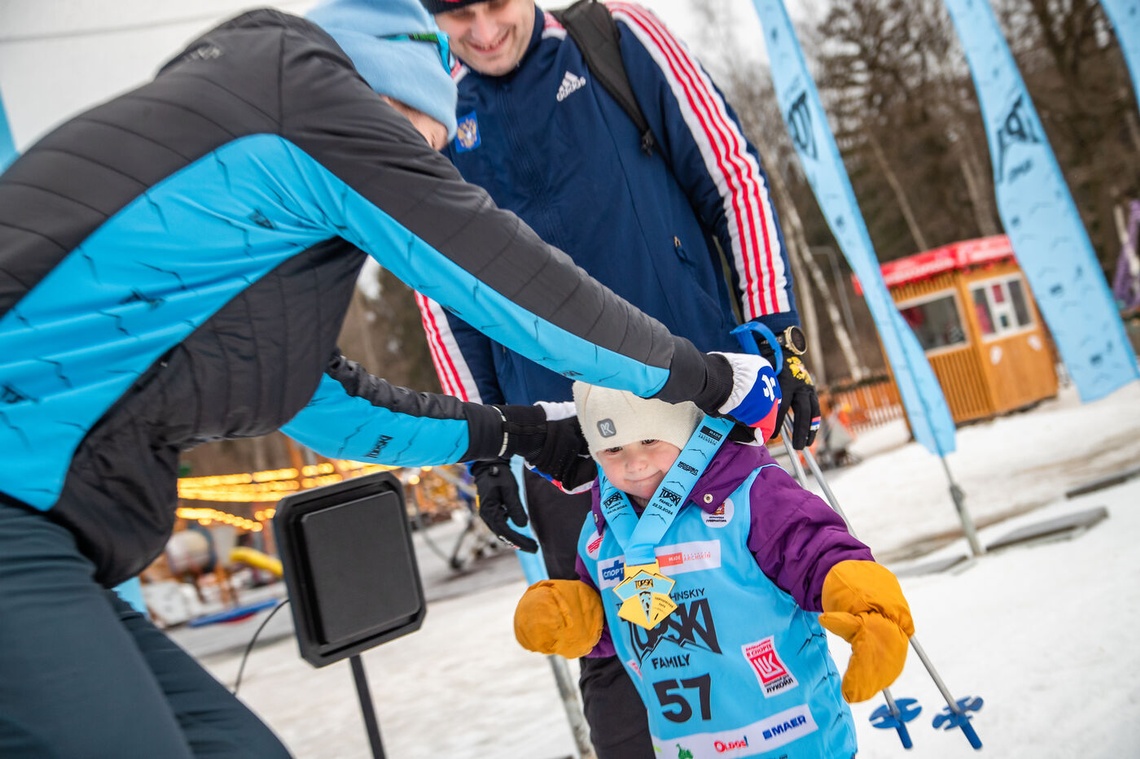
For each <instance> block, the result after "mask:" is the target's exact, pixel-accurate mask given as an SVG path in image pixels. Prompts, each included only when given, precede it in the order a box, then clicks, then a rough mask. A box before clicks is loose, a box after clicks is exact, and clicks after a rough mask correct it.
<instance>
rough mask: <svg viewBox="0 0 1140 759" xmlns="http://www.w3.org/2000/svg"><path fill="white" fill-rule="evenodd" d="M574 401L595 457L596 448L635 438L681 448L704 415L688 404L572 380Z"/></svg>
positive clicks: (635, 439)
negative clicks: (661, 442)
mask: <svg viewBox="0 0 1140 759" xmlns="http://www.w3.org/2000/svg"><path fill="white" fill-rule="evenodd" d="M574 404H575V405H576V406H577V407H578V423H579V424H580V425H581V426H582V433H583V434H584V435H585V436H586V442H587V443H588V444H589V446H590V454H591V455H593V456H594V457H595V458H597V453H598V452H599V451H604V450H606V449H607V448H617V447H620V446H625V445H629V444H630V443H635V442H637V441H638V440H664V441H665V442H667V443H672V444H673V445H675V446H677V447H678V448H684V447H685V443H687V442H689V438H690V437H691V436H692V434H693V430H695V429H696V428H697V425H698V424H699V423H700V421H701V419H703V418H704V413H703V412H702V411H701V410H700V409H699V408H697V407H696V406H695V405H694V404H692V403H688V402H686V403H678V404H676V405H674V404H672V403H665V402H664V401H658V400H653V399H649V398H639V397H638V396H636V395H634V394H633V393H630V392H627V391H625V390H611V389H609V388H608V387H600V386H598V385H587V384H585V383H583V382H575V383H574Z"/></svg>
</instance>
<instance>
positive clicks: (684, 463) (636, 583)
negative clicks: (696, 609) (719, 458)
mask: <svg viewBox="0 0 1140 759" xmlns="http://www.w3.org/2000/svg"><path fill="white" fill-rule="evenodd" d="M732 425H733V422H732V420H731V419H724V418H714V417H711V416H708V415H706V416H705V417H704V419H702V420H701V422H700V424H698V425H697V429H696V430H694V431H693V434H692V435H691V436H690V437H689V441H688V442H687V443H685V447H684V448H683V449H682V450H681V453H680V455H679V456H677V460H676V461H674V462H673V466H672V467H670V468H669V471H668V472H666V473H665V478H664V479H662V480H661V484H660V485H659V486H658V487H657V491H656V492H655V493H654V494H653V497H652V498H651V499H650V500H649V505H647V506H646V507H645V511H644V512H642V514H641V518H640V519H639V518H638V516H637V512H636V511H634V508H633V504H632V503H630V500H629V496H628V495H626V494H625V493H624V492H622V491H620V490H618V489H617V488H616V487H614V486H613V484H612V483H611V482H610V481H609V479H607V478H606V475H605V473H604V472H601V473H600V474H599V477H598V485H599V489H600V495H601V502H602V514H604V515H605V518H606V523H607V525H609V528H610V529H611V530H612V531H613V536H614V539H615V540H617V542H618V545H620V546H621V547H622V550H623V551H624V552H625V579H624V580H623V581H622V582H621V583H619V584H618V585H617V587H615V588H614V592H615V593H617V595H618V597H619V598H621V600H622V605H621V609H620V610H619V611H618V616H620V617H621V618H622V619H626V620H628V621H630V622H633V623H634V624H637V625H641V626H642V627H646V628H653V627H655V626H656V625H657V623H658V622H660V621H661V620H662V619H664V618H665V617H667V616H668V615H669V614H670V613H671V612H672V611H673V610H674V609H676V608H677V605H676V604H675V603H673V600H672V599H671V598H669V591H670V590H671V589H672V587H673V584H674V582H673V580H670V579H669V578H668V577H666V576H665V575H664V574H662V572H661V567H660V565H659V564H658V563H657V554H656V548H657V545H658V544H659V543H660V542H661V539H662V538H663V537H665V533H666V532H667V531H668V530H669V527H671V526H672V524H673V521H674V520H675V519H676V518H677V514H678V513H679V512H680V511H681V506H682V505H683V504H684V503H685V499H686V498H688V497H689V493H690V492H691V491H692V489H693V486H694V485H696V484H697V479H699V478H700V476H701V474H702V473H704V471H705V469H706V468H707V467H708V465H709V462H710V461H712V458H713V456H714V455H715V454H716V452H717V451H718V450H719V449H720V446H721V444H722V443H723V442H724V440H725V438H726V437H727V436H728V433H729V430H731V429H732Z"/></svg>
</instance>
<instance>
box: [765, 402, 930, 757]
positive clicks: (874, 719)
mask: <svg viewBox="0 0 1140 759" xmlns="http://www.w3.org/2000/svg"><path fill="white" fill-rule="evenodd" d="M780 439H781V440H783V441H784V450H786V451H787V452H788V458H789V459H790V460H791V462H792V470H793V472H794V474H795V478H796V481H797V482H799V483H800V485H801V486H802V487H805V488H806V487H807V475H806V474H804V468H803V465H802V464H800V459H799V456H797V455H796V451H795V449H794V448H792V426H791V424H789V423H788V420H787V419H785V420H784V429H783V435H781V438H780ZM804 454H805V456H804V458H805V459H806V458H807V456H810V455H811V451H809V450H807V449H806V448H805V449H804ZM814 460H815V459H814V457H813V458H812V461H813V462H814ZM812 473H813V475H814V473H815V470H814V469H813V470H812ZM816 481H817V482H819V478H818V477H817V478H816ZM822 487H823V488H824V492H825V493H827V494H829V495H828V504H829V505H830V506H831V508H832V509H833V510H834V511H835V512H836V513H837V514H839V516H840V518H842V519H843V522H844V523H845V524H846V525H847V531H848V532H851V522H850V521H848V519H847V515H846V514H844V513H843V510H842V509H841V508H839V505H838V504H839V502H838V500H836V499H835V496H834V495H832V494H831V490H830V488H828V487H827V486H826V485H822ZM851 534H852V536H854V534H855V533H853V532H851ZM882 693H883V699H884V700H885V701H886V702H887V703H886V705H885V706H880V707H879V708H878V709H876V710H875V711H874V712H873V713H872V714H871V724H872V725H874V726H875V727H877V728H880V729H883V730H889V729H891V728H893V729H894V730H895V732H897V733H898V735H899V740H900V741H902V745H903V748H904V749H910V748H913V747H914V742H913V741H912V740H911V738H910V731H909V730H907V727H906V723H907V722H910V721H911V720H912V719H914V718H915V717H917V716H918V715H919V713H920V712H921V711H922V707H921V706H916V704H917V702H916V701H915V699H913V698H904V699H900V700H899V701H895V697H894V696H893V695H892V694H891V689H890V688H883V691H882ZM900 703H901V704H902V708H900V706H899V704H900Z"/></svg>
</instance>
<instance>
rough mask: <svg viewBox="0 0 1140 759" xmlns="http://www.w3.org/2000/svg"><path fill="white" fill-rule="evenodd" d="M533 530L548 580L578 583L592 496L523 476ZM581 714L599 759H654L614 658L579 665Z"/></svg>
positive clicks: (632, 692)
mask: <svg viewBox="0 0 1140 759" xmlns="http://www.w3.org/2000/svg"><path fill="white" fill-rule="evenodd" d="M524 487H525V488H526V502H527V511H528V514H529V516H530V522H531V528H532V529H533V530H534V534H535V537H536V539H537V540H538V544H539V545H540V546H542V555H543V558H544V560H545V561H546V572H547V574H549V575H550V577H551V579H555V580H574V579H577V577H578V572H577V570H576V568H575V560H576V557H577V555H578V536H579V534H581V532H582V524H583V523H584V522H585V521H586V519H587V517H588V516H589V514H590V494H589V493H588V492H587V493H578V494H576V495H568V494H566V493H563V492H562V491H561V490H559V489H558V488H556V487H554V486H553V485H551V484H550V483H549V482H547V481H546V480H544V479H542V478H541V477H539V476H538V475H536V474H534V473H532V472H530V471H526V473H525V474H524ZM578 663H579V665H580V667H581V675H580V677H579V678H578V687H579V688H580V689H581V691H582V710H583V711H584V712H585V715H586V722H587V724H589V726H590V742H591V743H593V744H594V751H595V753H597V755H598V759H656V756H657V755H656V754H655V752H654V751H653V741H652V739H651V738H650V737H649V721H648V719H647V717H646V714H645V705H644V704H643V703H642V702H641V697H640V696H639V695H638V693H637V689H636V688H634V686H633V681H631V680H630V679H629V674H628V673H627V672H626V671H625V668H624V667H623V666H622V665H621V662H620V661H618V658H617V657H616V656H608V657H605V658H601V659H590V658H584V659H579V660H578Z"/></svg>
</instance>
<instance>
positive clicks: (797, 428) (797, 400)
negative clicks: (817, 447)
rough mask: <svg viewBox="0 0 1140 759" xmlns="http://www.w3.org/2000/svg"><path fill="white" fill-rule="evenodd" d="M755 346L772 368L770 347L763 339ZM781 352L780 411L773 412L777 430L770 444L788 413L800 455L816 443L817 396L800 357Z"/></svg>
mask: <svg viewBox="0 0 1140 759" xmlns="http://www.w3.org/2000/svg"><path fill="white" fill-rule="evenodd" d="M756 342H757V345H758V347H759V348H760V355H761V356H763V357H764V358H766V359H768V362H769V363H770V364H772V365H773V366H775V365H776V352H775V351H774V350H773V349H772V346H770V345H768V343H767V341H766V340H763V339H759V340H757V341H756ZM782 352H783V354H784V365H783V366H781V367H780V373H779V374H777V375H776V379H777V381H779V383H780V394H781V395H780V410H779V411H777V412H776V429H775V431H774V432H773V433H772V437H771V438H769V440H772V439H774V438H776V437H777V436H778V435H780V433H782V432H783V431H784V418H785V417H786V416H787V414H788V410H789V409H791V411H792V448H794V449H796V450H797V451H799V450H803V449H804V448H806V447H808V446H809V445H811V444H812V443H813V442H814V441H815V433H816V432H817V431H818V430H819V395H817V394H816V392H815V383H814V382H813V381H812V378H811V374H810V373H808V370H807V367H806V366H804V362H803V361H801V360H800V357H799V356H797V355H795V354H794V353H792V352H791V351H788V350H784V351H782Z"/></svg>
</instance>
